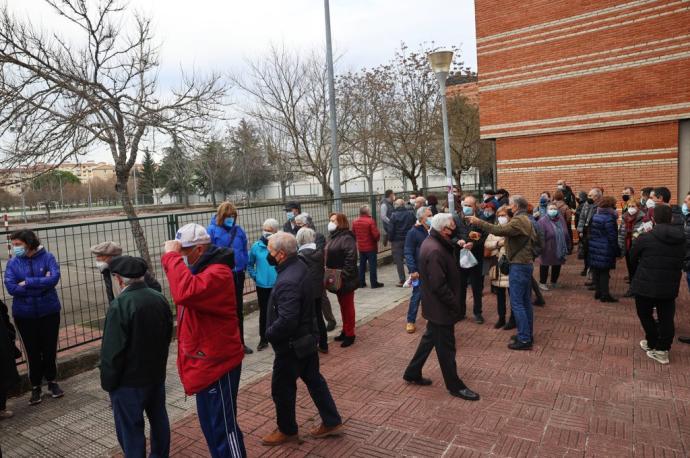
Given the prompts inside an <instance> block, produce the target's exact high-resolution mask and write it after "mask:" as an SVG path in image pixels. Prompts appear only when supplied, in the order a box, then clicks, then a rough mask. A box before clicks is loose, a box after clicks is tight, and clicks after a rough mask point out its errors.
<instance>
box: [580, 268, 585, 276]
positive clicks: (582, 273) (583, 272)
mask: <svg viewBox="0 0 690 458" xmlns="http://www.w3.org/2000/svg"><path fill="white" fill-rule="evenodd" d="M586 276H587V269H584V270H583V271H582V272H580V277H586Z"/></svg>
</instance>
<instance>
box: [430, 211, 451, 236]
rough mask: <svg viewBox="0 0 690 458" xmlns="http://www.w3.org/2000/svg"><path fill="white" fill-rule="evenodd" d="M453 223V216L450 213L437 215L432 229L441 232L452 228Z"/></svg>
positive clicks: (432, 221) (433, 220)
mask: <svg viewBox="0 0 690 458" xmlns="http://www.w3.org/2000/svg"><path fill="white" fill-rule="evenodd" d="M452 221H453V215H451V214H450V213H437V214H436V216H434V218H433V219H432V220H431V227H432V228H433V229H434V230H435V231H436V232H441V231H442V230H443V229H445V228H447V227H448V226H450V223H451V222H452Z"/></svg>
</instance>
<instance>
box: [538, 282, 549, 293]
mask: <svg viewBox="0 0 690 458" xmlns="http://www.w3.org/2000/svg"><path fill="white" fill-rule="evenodd" d="M539 289H540V290H542V291H548V290H549V287H548V286H546V283H539Z"/></svg>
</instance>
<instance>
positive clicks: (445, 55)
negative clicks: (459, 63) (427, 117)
mask: <svg viewBox="0 0 690 458" xmlns="http://www.w3.org/2000/svg"><path fill="white" fill-rule="evenodd" d="M427 59H429V63H430V64H431V70H433V72H434V74H436V79H438V85H439V94H440V95H441V113H442V116H443V150H444V156H445V159H446V178H447V180H448V208H449V209H450V212H451V213H452V214H453V216H455V202H454V199H453V197H454V196H453V163H452V162H451V160H450V134H449V132H448V107H447V106H446V78H448V73H450V64H451V63H452V62H453V51H435V52H431V53H429V54H427Z"/></svg>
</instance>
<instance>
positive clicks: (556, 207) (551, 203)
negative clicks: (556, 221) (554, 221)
mask: <svg viewBox="0 0 690 458" xmlns="http://www.w3.org/2000/svg"><path fill="white" fill-rule="evenodd" d="M546 208H547V209H548V208H555V209H556V210H558V205H556V204H554V203H553V202H549V205H547V206H546Z"/></svg>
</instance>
